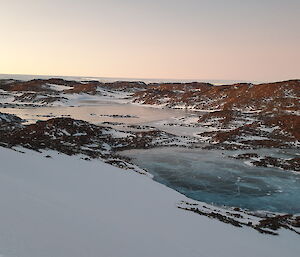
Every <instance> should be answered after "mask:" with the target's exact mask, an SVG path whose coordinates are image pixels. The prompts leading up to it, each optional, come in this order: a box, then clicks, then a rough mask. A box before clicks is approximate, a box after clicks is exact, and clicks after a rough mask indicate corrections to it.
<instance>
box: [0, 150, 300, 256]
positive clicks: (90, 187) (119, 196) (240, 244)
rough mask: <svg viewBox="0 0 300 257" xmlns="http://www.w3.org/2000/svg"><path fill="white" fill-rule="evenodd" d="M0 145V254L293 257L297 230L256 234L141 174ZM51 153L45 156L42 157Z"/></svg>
mask: <svg viewBox="0 0 300 257" xmlns="http://www.w3.org/2000/svg"><path fill="white" fill-rule="evenodd" d="M24 151H26V153H25V154H23V153H19V152H16V151H12V150H9V149H5V148H2V147H0V163H1V166H0V208H1V211H0V256H3V257H99V256H103V257H110V256H111V257H118V256H120V257H121V256H122V257H126V256H128V257H141V256H143V257H153V256H157V257H168V256H170V257H171V256H172V257H177V256H178V257H185V256H186V257H219V256H222V257H227V256H228V257H235V256H239V257H247V256H249V257H253V256H259V257H270V256H272V257H277V256H278V257H282V256H287V257H293V256H298V254H299V252H300V244H299V236H298V235H296V234H295V233H292V232H288V231H282V232H281V233H280V236H268V235H262V234H259V233H258V232H256V231H254V230H252V229H248V228H243V229H241V228H235V227H233V226H231V225H228V224H224V223H221V222H219V221H216V220H211V219H209V218H206V217H203V216H199V215H197V214H194V213H190V212H186V211H183V210H180V209H178V208H176V203H178V202H179V201H181V200H187V199H186V197H184V196H182V195H181V194H179V193H177V192H175V191H173V190H171V189H169V188H167V187H165V186H163V185H161V184H158V183H156V182H154V181H152V180H151V179H150V178H149V177H147V176H143V175H139V174H137V173H135V172H128V171H124V170H121V169H119V168H116V167H112V166H110V165H107V164H104V163H102V162H100V161H98V160H94V161H84V160H81V159H80V156H76V157H74V156H73V157H70V156H66V155H63V154H57V153H55V152H50V151H49V152H44V153H42V154H39V153H36V152H32V151H29V150H24ZM46 155H51V156H52V158H45V156H46Z"/></svg>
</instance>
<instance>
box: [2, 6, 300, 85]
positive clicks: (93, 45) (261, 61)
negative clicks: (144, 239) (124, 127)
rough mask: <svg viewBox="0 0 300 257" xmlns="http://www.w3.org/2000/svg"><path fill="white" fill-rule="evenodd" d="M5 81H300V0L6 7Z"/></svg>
mask: <svg viewBox="0 0 300 257" xmlns="http://www.w3.org/2000/svg"><path fill="white" fill-rule="evenodd" d="M0 33H1V36H0V73H2V74H38V75H65V76H96V77H123V78H164V79H197V80H198V79H199V80H201V79H220V80H248V81H277V80H285V79H299V78H300V1H299V0H180V1H179V0H151V1H150V0H147V1H146V0H98V1H96V0H81V1H80V0H49V1H48V0H26V1H24V0H19V1H17V0H0Z"/></svg>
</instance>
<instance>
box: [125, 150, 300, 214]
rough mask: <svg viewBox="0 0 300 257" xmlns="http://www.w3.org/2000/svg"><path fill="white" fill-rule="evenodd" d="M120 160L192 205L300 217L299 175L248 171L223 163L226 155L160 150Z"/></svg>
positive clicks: (235, 163) (227, 161)
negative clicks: (129, 160) (199, 203)
mask: <svg viewBox="0 0 300 257" xmlns="http://www.w3.org/2000/svg"><path fill="white" fill-rule="evenodd" d="M122 154H124V155H126V156H128V157H131V158H133V162H135V163H136V164H138V165H139V166H140V167H142V168H145V169H147V170H148V171H149V172H150V173H151V174H152V175H154V180H156V181H158V182H160V183H162V184H165V185H167V186H168V187H171V188H173V189H175V190H177V191H179V192H180V193H182V194H184V195H186V196H188V197H189V198H192V199H194V200H198V201H202V202H206V203H212V204H215V205H219V206H222V205H226V206H235V207H241V208H246V209H249V210H265V211H272V212H282V213H300V174H299V175H298V174H295V173H292V172H288V171H282V170H280V169H276V168H263V167H252V166H249V165H247V164H245V163H244V162H242V161H240V160H235V159H231V158H228V157H226V155H228V152H226V151H216V150H214V151H212V150H202V149H198V150H196V149H183V148H175V149H174V148H159V149H150V150H130V151H124V152H122ZM229 154H230V153H229ZM231 154H232V153H231Z"/></svg>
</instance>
